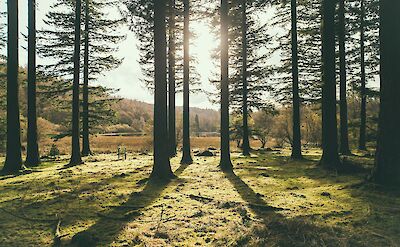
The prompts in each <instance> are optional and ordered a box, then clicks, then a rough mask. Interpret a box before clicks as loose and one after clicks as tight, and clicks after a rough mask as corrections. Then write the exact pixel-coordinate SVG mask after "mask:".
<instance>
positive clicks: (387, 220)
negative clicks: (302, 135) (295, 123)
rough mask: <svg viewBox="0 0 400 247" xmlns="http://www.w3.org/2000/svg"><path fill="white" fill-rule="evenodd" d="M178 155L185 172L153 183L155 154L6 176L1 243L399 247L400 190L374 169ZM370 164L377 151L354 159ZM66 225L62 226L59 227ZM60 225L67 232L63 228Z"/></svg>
mask: <svg viewBox="0 0 400 247" xmlns="http://www.w3.org/2000/svg"><path fill="white" fill-rule="evenodd" d="M306 152H307V154H306V158H307V160H305V161H302V162H294V161H291V160H290V159H289V158H288V152H287V151H286V150H280V151H275V152H268V153H255V154H253V156H252V157H250V158H246V157H242V156H240V155H239V154H238V153H234V154H233V155H232V156H233V157H232V159H233V163H234V168H235V173H234V174H229V173H223V172H221V171H220V169H219V168H218V161H219V157H207V158H204V157H196V158H195V163H194V164H192V165H189V166H181V165H179V158H174V159H172V161H171V162H172V165H173V169H174V171H175V174H176V175H177V179H175V180H173V181H171V182H170V183H168V184H160V183H147V180H146V178H147V177H148V175H149V173H150V172H151V165H152V160H151V159H152V157H151V156H148V155H130V156H128V160H126V161H120V160H117V157H116V156H113V155H106V154H102V155H96V156H93V157H89V158H87V159H86V160H85V164H84V165H81V166H79V167H73V168H68V169H63V165H65V164H66V163H67V160H63V159H62V158H61V159H59V160H57V161H52V162H45V163H43V164H42V165H41V166H40V167H38V168H35V169H33V170H32V171H31V172H30V173H26V174H23V175H19V176H2V177H0V187H1V189H0V218H1V221H0V246H51V245H53V244H56V245H57V244H58V243H57V241H55V239H54V236H55V235H57V236H61V243H59V244H61V245H62V246H65V245H70V244H71V243H74V244H75V245H81V246H90V245H92V246H207V245H210V246H397V245H400V206H399V205H400V197H399V194H400V193H399V192H398V191H397V192H396V191H393V190H388V189H385V190H383V189H382V188H380V187H377V186H374V185H371V184H362V183H361V182H362V181H363V180H364V178H365V176H366V175H367V173H368V169H359V170H357V172H355V171H352V173H351V174H347V175H346V174H337V173H335V172H329V171H325V170H322V169H320V168H319V167H318V166H317V162H316V160H318V158H319V155H320V153H319V151H318V150H308V151H306ZM351 159H352V160H353V161H357V162H361V163H363V164H364V165H365V167H366V168H370V167H371V164H372V160H371V159H370V158H361V157H353V158H351ZM57 225H58V226H59V228H58V227H57ZM56 229H58V230H59V232H58V233H57V234H56Z"/></svg>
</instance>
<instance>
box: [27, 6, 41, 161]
mask: <svg viewBox="0 0 400 247" xmlns="http://www.w3.org/2000/svg"><path fill="white" fill-rule="evenodd" d="M25 164H26V165H27V166H37V165H39V164H40V156H39V145H38V132H37V111H36V1H35V0H29V1H28V132H27V153H26V161H25Z"/></svg>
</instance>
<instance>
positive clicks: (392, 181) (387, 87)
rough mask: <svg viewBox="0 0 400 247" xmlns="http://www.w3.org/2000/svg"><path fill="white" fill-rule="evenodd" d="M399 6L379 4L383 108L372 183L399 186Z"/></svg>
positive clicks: (389, 0)
mask: <svg viewBox="0 0 400 247" xmlns="http://www.w3.org/2000/svg"><path fill="white" fill-rule="evenodd" d="M399 12H400V2H399V1H397V0H382V1H380V54H381V67H380V69H381V71H380V76H381V98H380V99H381V105H380V114H379V131H378V146H377V150H376V158H375V169H374V171H373V176H372V178H373V180H374V181H375V182H377V183H380V184H385V185H394V186H400V166H399V164H400V156H399V151H398V147H399V145H400V129H399V125H400V117H399V114H398V106H399V105H400V97H399V94H400V76H399V67H400V61H399V59H398V58H399V56H400V47H399V43H400V31H399V25H398V24H399V23H400V16H399Z"/></svg>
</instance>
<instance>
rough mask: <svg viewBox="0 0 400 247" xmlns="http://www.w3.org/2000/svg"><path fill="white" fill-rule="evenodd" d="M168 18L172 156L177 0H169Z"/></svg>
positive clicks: (174, 124) (174, 153)
mask: <svg viewBox="0 0 400 247" xmlns="http://www.w3.org/2000/svg"><path fill="white" fill-rule="evenodd" d="M168 7H169V8H168V9H169V18H168V142H169V143H170V146H171V156H172V157H173V156H176V146H177V144H176V110H175V109H176V104H175V95H176V81H175V76H176V74H175V73H176V68H175V67H176V61H175V59H176V44H175V42H176V35H175V32H176V30H175V29H176V24H175V23H176V20H175V19H176V10H175V0H170V1H169V6H168Z"/></svg>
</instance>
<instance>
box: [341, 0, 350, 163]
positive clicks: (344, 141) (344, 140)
mask: <svg viewBox="0 0 400 247" xmlns="http://www.w3.org/2000/svg"><path fill="white" fill-rule="evenodd" d="M344 4H345V0H340V1H339V30H338V31H339V32H338V36H339V57H340V153H341V154H344V155H350V154H351V151H350V147H349V130H348V119H347V74H346V19H345V6H344Z"/></svg>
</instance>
